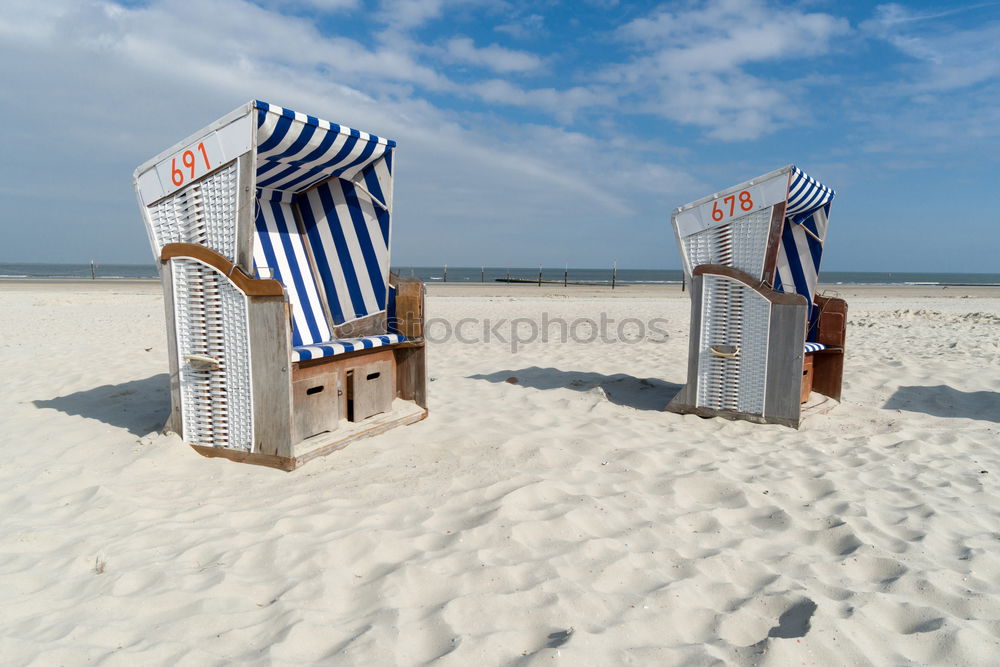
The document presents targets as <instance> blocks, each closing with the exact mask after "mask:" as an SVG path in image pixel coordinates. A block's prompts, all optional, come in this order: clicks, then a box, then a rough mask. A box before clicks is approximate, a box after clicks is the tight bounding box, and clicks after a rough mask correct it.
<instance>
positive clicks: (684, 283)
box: [681, 271, 688, 294]
mask: <svg viewBox="0 0 1000 667" xmlns="http://www.w3.org/2000/svg"><path fill="white" fill-rule="evenodd" d="M687 279H688V277H687V274H686V273H684V272H683V271H682V272H681V293H682V294H683V293H684V288H685V287H687Z"/></svg>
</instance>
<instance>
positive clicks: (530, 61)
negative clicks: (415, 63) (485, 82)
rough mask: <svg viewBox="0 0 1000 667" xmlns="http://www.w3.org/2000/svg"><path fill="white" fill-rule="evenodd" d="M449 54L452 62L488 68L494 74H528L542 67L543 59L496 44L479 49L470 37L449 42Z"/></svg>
mask: <svg viewBox="0 0 1000 667" xmlns="http://www.w3.org/2000/svg"><path fill="white" fill-rule="evenodd" d="M447 54H448V56H449V57H450V58H451V59H452V60H455V61H458V62H461V63H468V64H470V65H478V66H480V67H488V68H489V69H492V70H493V71H494V72H527V71H531V70H535V69H538V68H539V67H541V66H542V59H541V58H540V57H538V56H536V55H535V54H533V53H528V52H527V51H515V50H512V49H507V48H504V47H502V46H498V45H496V44H491V45H490V46H484V47H477V46H476V45H475V43H474V42H473V41H472V40H471V39H470V38H468V37H455V38H453V39H451V40H449V41H448V43H447Z"/></svg>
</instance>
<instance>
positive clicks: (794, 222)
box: [774, 167, 836, 339]
mask: <svg viewBox="0 0 1000 667" xmlns="http://www.w3.org/2000/svg"><path fill="white" fill-rule="evenodd" d="M835 195H836V193H835V192H834V191H833V190H831V189H830V188H828V187H826V186H825V185H823V184H822V183H820V182H818V181H816V180H815V179H813V178H810V177H809V176H808V175H807V174H806V173H805V172H804V171H802V170H801V169H799V168H798V167H792V171H791V173H790V175H789V185H788V198H787V200H786V203H785V225H784V229H783V230H782V233H781V246H780V247H779V249H778V262H777V267H776V268H777V270H776V271H775V275H774V289H776V290H778V291H779V292H795V293H796V294H801V295H803V296H805V297H806V301H807V302H808V304H809V321H810V328H809V335H808V337H809V338H810V339H812V338H813V337H814V336H815V326H814V325H815V318H814V317H813V312H812V311H813V297H814V296H815V295H816V285H817V283H818V282H819V265H820V260H821V259H822V258H823V243H824V241H826V228H827V221H828V219H829V215H830V204H831V203H832V202H833V198H834V196H835Z"/></svg>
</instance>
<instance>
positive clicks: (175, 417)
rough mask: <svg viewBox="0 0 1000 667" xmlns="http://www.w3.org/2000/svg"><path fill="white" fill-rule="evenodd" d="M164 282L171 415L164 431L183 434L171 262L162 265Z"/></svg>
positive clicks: (161, 272) (161, 273)
mask: <svg viewBox="0 0 1000 667" xmlns="http://www.w3.org/2000/svg"><path fill="white" fill-rule="evenodd" d="M160 280H161V281H162V283H163V308H164V311H165V312H164V314H165V316H166V318H167V366H168V367H169V369H170V416H169V417H167V423H166V424H164V425H163V430H164V431H173V432H174V433H176V434H177V435H183V425H182V423H181V415H182V414H183V413H182V412H181V369H180V365H179V363H180V362H179V360H178V358H177V327H176V326H175V323H174V282H173V271H172V270H171V268H170V262H164V263H163V264H162V265H161V266H160Z"/></svg>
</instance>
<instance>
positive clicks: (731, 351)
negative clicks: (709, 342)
mask: <svg viewBox="0 0 1000 667" xmlns="http://www.w3.org/2000/svg"><path fill="white" fill-rule="evenodd" d="M708 349H709V350H711V351H712V354H714V355H715V356H717V357H722V358H724V359H732V358H733V357H735V356H738V355H739V353H740V346H739V345H713V346H711V347H710V348H708Z"/></svg>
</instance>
